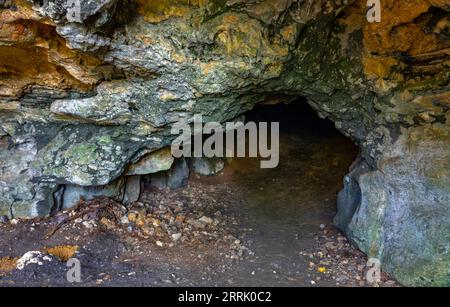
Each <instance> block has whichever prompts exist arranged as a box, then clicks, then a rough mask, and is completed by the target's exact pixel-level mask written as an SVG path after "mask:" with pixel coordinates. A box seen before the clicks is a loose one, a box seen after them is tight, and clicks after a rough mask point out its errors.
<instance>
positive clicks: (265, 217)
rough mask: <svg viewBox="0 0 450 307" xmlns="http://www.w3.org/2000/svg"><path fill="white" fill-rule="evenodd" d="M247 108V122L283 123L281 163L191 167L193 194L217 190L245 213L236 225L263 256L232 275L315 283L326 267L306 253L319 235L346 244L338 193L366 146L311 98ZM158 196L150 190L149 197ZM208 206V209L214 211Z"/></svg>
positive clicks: (217, 200)
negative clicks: (210, 170) (216, 169)
mask: <svg viewBox="0 0 450 307" xmlns="http://www.w3.org/2000/svg"><path fill="white" fill-rule="evenodd" d="M244 115H245V121H246V122H247V123H248V122H256V123H259V122H279V125H280V134H279V149H280V150H279V164H278V166H277V167H276V168H267V169H264V168H261V164H260V161H261V159H262V158H249V157H247V158H236V157H234V158H230V159H228V160H227V163H226V166H225V168H224V170H223V171H222V172H220V173H219V174H217V175H215V176H204V175H199V174H196V173H194V172H191V176H190V179H189V185H188V191H189V192H188V194H189V195H191V193H192V194H194V195H195V193H198V192H199V191H200V192H199V193H198V194H199V196H198V200H197V202H199V203H200V202H201V201H202V200H203V199H206V198H207V197H212V198H213V199H214V200H213V203H214V204H220V206H219V208H220V211H221V212H222V214H223V215H224V216H236V217H238V222H237V223H236V224H235V225H234V226H232V227H234V233H235V234H236V237H239V238H242V239H240V240H242V241H243V242H246V244H248V246H249V247H250V249H251V250H252V251H253V252H254V253H255V254H256V255H258V259H257V260H255V261H254V262H251V263H249V262H247V261H243V262H241V263H239V264H238V269H237V271H236V272H237V273H233V274H228V275H227V274H225V277H224V278H229V277H230V276H231V277H232V278H233V281H234V282H236V283H238V284H242V285H255V280H254V278H253V277H252V275H254V274H264V278H262V279H260V280H259V281H258V282H256V284H258V285H262V286H264V285H267V286H269V285H273V284H281V285H286V286H289V285H293V284H298V283H302V284H308V283H309V282H310V280H309V278H310V277H309V276H308V274H306V273H305V272H308V270H309V269H313V270H317V269H318V267H314V268H310V267H308V266H310V265H311V259H309V258H307V257H306V258H302V257H301V254H300V253H302V251H305V250H314V249H315V248H317V246H318V245H320V244H322V243H319V242H318V240H326V242H329V241H330V242H334V243H328V244H329V245H330V244H334V245H333V246H334V247H336V248H337V250H338V252H344V251H345V248H343V247H342V246H344V245H343V243H342V242H344V239H343V237H342V234H341V233H340V232H339V231H338V229H337V228H336V227H334V226H333V218H334V216H335V215H336V202H337V194H338V192H339V191H340V190H342V188H343V178H344V176H345V175H346V174H347V173H348V172H349V167H350V165H351V164H352V163H353V161H355V159H356V157H357V154H358V147H357V146H356V145H355V144H354V143H353V142H352V141H351V140H350V139H348V138H347V137H345V136H344V135H342V134H341V133H340V132H339V131H338V130H337V129H336V128H335V126H334V124H333V123H332V122H331V121H330V120H327V119H321V118H320V117H319V115H318V114H317V112H316V111H315V110H314V109H313V108H312V107H311V106H309V105H308V103H307V101H306V99H297V100H295V101H293V102H291V103H289V104H276V105H258V106H256V107H255V108H253V109H252V110H251V111H248V112H247V113H246V114H244ZM154 195H155V194H154V193H153V194H149V196H148V199H149V201H151V200H150V199H151V198H152V197H154ZM184 197H186V195H185V194H181V199H183V198H184ZM208 206H209V205H207V206H205V207H203V208H202V212H208V208H209V207H208ZM213 214H215V213H211V215H213ZM324 238H325V239H324ZM333 238H334V239H333ZM337 238H340V239H342V241H336V240H337ZM335 239H336V240H335ZM333 240H335V241H333ZM341 245H342V246H341ZM319 253H321V252H319ZM319 258H320V256H319ZM258 272H259V273H258ZM273 272H276V273H273ZM229 275H230V276H229ZM329 282H330V285H331V284H333V283H332V282H331V281H329Z"/></svg>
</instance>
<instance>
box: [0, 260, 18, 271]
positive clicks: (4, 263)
mask: <svg viewBox="0 0 450 307" xmlns="http://www.w3.org/2000/svg"><path fill="white" fill-rule="evenodd" d="M17 260H19V259H18V258H12V257H5V258H0V275H2V274H4V273H8V272H11V271H12V270H14V269H15V268H16V265H17Z"/></svg>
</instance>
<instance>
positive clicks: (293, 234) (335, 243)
mask: <svg viewBox="0 0 450 307" xmlns="http://www.w3.org/2000/svg"><path fill="white" fill-rule="evenodd" d="M352 146H353V145H352V144H351V142H350V141H348V140H346V139H345V138H342V137H341V136H339V135H337V134H332V135H326V137H323V136H322V135H313V136H311V135H308V136H305V135H302V134H301V133H300V134H298V133H296V134H289V133H287V134H285V135H284V136H283V139H282V147H281V148H282V149H283V150H282V153H281V155H282V159H281V163H280V166H279V167H278V168H277V169H272V170H262V169H260V168H259V166H258V165H259V162H258V161H257V160H235V161H233V162H231V163H229V164H228V166H227V167H226V169H225V171H224V172H222V173H221V174H220V175H217V176H214V177H201V176H198V175H192V176H191V178H190V181H189V185H188V186H187V187H184V188H180V189H176V190H168V189H167V190H154V189H148V190H146V192H145V193H144V195H143V196H142V199H141V201H140V202H138V203H136V204H134V205H132V206H131V207H129V208H126V207H124V206H122V205H120V204H118V203H115V202H114V201H111V200H109V199H96V200H94V201H91V202H83V201H80V203H79V204H78V205H77V206H76V207H75V208H72V209H70V210H68V211H65V212H60V213H58V214H57V215H56V216H54V217H51V218H37V219H31V220H13V221H9V222H6V223H3V224H0V285H1V286H311V287H317V286H375V287H378V286H382V287H394V286H398V284H397V283H396V282H395V281H393V280H391V279H390V278H389V277H388V276H387V275H386V274H382V281H381V282H379V283H374V284H370V283H368V282H367V281H366V273H367V270H368V269H369V268H368V267H367V265H366V263H367V258H366V256H365V255H364V254H362V253H361V252H359V251H358V250H357V249H355V248H354V247H352V246H351V245H350V244H349V243H348V242H347V240H346V238H345V237H343V236H342V235H341V234H340V232H339V231H338V230H337V229H336V228H335V227H334V226H333V225H332V218H333V216H334V214H335V210H336V209H335V203H336V195H337V192H338V191H339V190H340V189H341V188H342V184H341V182H342V178H343V176H344V174H345V173H346V172H347V170H348V166H349V165H350V163H351V162H352V161H353V159H354V158H355V155H356V149H355V148H354V147H352ZM29 251H40V252H42V253H43V254H42V255H49V256H48V257H47V258H46V259H43V258H42V257H43V256H41V260H39V261H38V262H40V265H39V264H28V265H25V266H24V268H23V269H21V270H19V269H16V266H17V265H18V263H23V261H22V262H20V260H19V259H20V258H21V257H22V256H23V255H24V254H25V253H27V252H29ZM69 258H76V259H78V260H79V261H80V264H81V282H80V283H76V282H75V283H70V282H69V281H68V280H67V272H68V271H69V269H70V268H69V267H67V266H66V263H65V262H66V261H67V260H68V259H69Z"/></svg>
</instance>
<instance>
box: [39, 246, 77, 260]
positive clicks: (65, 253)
mask: <svg viewBox="0 0 450 307" xmlns="http://www.w3.org/2000/svg"><path fill="white" fill-rule="evenodd" d="M44 251H45V252H46V253H48V254H50V255H53V256H55V257H57V258H58V259H59V260H60V261H62V262H67V261H68V260H69V259H70V258H72V257H73V255H75V253H76V252H77V251H78V246H73V245H63V246H55V247H50V248H46V249H45V250H44Z"/></svg>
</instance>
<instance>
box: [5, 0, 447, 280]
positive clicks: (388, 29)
mask: <svg viewBox="0 0 450 307" xmlns="http://www.w3.org/2000/svg"><path fill="white" fill-rule="evenodd" d="M381 3H382V21H381V23H374V24H370V23H368V22H367V20H366V17H365V12H366V1H363V0H356V1H350V0H340V1H330V0H247V1H243V0H229V1H227V0H164V1H145V0H137V1H132V0H125V1H119V0H86V1H82V2H81V11H80V12H81V14H79V15H77V16H74V15H73V9H72V7H71V6H69V4H68V2H67V1H65V0H53V1H52V0H44V1H31V0H28V1H27V0H3V1H1V2H0V215H1V214H8V215H14V216H16V217H18V216H36V215H46V214H49V213H50V212H51V211H52V210H57V209H58V208H60V207H61V206H66V205H67V204H69V205H70V203H72V202H73V201H71V199H72V200H73V199H74V198H76V195H83V196H86V195H87V196H89V195H96V194H97V193H99V191H107V194H108V195H109V196H112V197H115V198H116V199H119V200H123V201H126V200H127V199H129V197H131V199H132V198H134V197H136V195H137V194H138V191H137V189H138V188H136V185H139V184H140V183H139V182H140V180H138V177H136V176H140V175H145V174H150V173H154V172H158V171H161V170H166V169H167V168H169V167H170V165H171V164H172V163H173V160H171V157H170V155H164V154H162V155H161V152H160V151H158V150H159V149H161V148H164V147H167V146H168V145H169V144H170V143H171V140H172V139H173V136H171V135H170V127H171V125H172V124H173V123H175V122H177V121H179V120H183V119H184V120H188V121H189V120H191V119H192V116H193V114H197V113H201V114H203V116H204V117H205V118H206V119H207V120H214V121H221V122H225V121H228V120H232V119H234V118H236V117H237V116H239V115H240V114H242V113H243V112H245V111H247V110H249V109H251V108H253V107H254V106H255V105H256V104H258V103H264V102H273V101H276V102H284V101H290V100H292V98H293V97H299V96H303V97H306V98H307V99H308V102H309V103H310V104H311V105H312V106H313V107H314V108H315V109H316V110H317V111H318V113H319V114H320V115H321V116H322V117H327V118H329V119H331V120H332V121H334V122H335V124H336V127H337V128H338V129H339V130H340V131H342V132H343V133H344V134H346V135H347V136H349V137H350V138H352V139H353V140H354V141H355V142H356V143H358V145H359V146H360V147H361V155H360V158H359V160H358V161H356V162H355V164H354V165H353V167H352V170H351V172H350V174H349V175H348V176H347V177H346V178H345V189H344V191H343V192H341V194H340V196H339V203H338V209H339V210H338V215H337V217H336V224H337V225H339V226H340V227H341V228H342V229H343V230H344V231H345V232H346V234H347V236H348V237H349V238H350V239H351V240H352V241H353V242H354V244H356V245H357V246H358V247H359V248H360V249H362V250H363V251H364V252H366V253H367V254H368V255H369V256H372V257H377V258H379V259H381V260H382V264H383V267H384V268H385V269H386V270H387V271H388V272H390V273H392V274H393V275H394V277H396V278H397V279H398V280H399V281H400V282H403V283H405V284H410V285H422V284H424V285H433V284H434V285H449V284H450V282H449V281H450V276H449V269H448V268H449V267H450V256H449V248H450V247H449V242H450V240H449V239H450V238H449V234H450V231H449V230H450V229H449V227H450V215H449V214H450V213H449V212H450V211H449V206H450V193H449V192H450V178H449V169H450V167H449V166H450V165H449V163H450V162H449V161H450V159H449V155H450V150H449V145H450V139H449V129H450V128H449V123H450V121H449V112H448V107H449V98H450V91H449V79H450V78H449V73H450V71H449V58H450V51H449V50H450V39H449V35H450V31H449V14H448V12H449V10H450V7H449V4H448V1H446V0H404V1H401V2H400V1H394V0H381ZM74 17H76V18H75V19H76V20H74ZM136 170H139V171H138V172H137V171H136ZM127 195H128V196H127ZM65 204H66V205H65Z"/></svg>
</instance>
